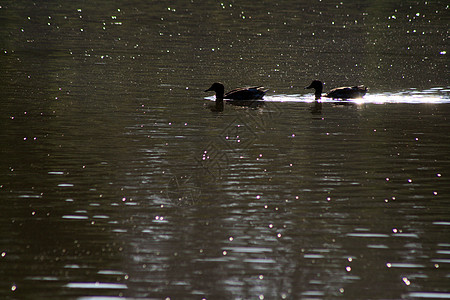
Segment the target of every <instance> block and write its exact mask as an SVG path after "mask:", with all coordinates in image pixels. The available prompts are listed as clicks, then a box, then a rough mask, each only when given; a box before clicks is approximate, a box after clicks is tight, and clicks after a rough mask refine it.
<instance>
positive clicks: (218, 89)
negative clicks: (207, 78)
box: [205, 82, 225, 96]
mask: <svg viewBox="0 0 450 300" xmlns="http://www.w3.org/2000/svg"><path fill="white" fill-rule="evenodd" d="M209 91H214V92H216V95H222V96H223V93H224V92H225V88H224V86H223V84H221V83H219V82H215V83H213V85H211V87H210V88H209V89H207V90H205V92H209Z"/></svg>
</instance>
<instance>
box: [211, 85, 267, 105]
mask: <svg viewBox="0 0 450 300" xmlns="http://www.w3.org/2000/svg"><path fill="white" fill-rule="evenodd" d="M209 91H214V92H216V102H220V101H222V102H223V100H224V99H227V100H228V101H227V102H228V103H231V104H234V105H252V104H253V103H254V102H255V100H256V101H257V100H263V99H262V98H263V97H264V95H265V94H266V92H267V90H266V89H264V87H262V86H255V87H244V88H238V89H234V90H232V91H229V92H227V93H224V92H225V88H224V86H223V84H221V83H218V82H216V83H214V84H213V85H211V87H210V88H209V89H207V90H205V92H209Z"/></svg>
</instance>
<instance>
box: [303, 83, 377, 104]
mask: <svg viewBox="0 0 450 300" xmlns="http://www.w3.org/2000/svg"><path fill="white" fill-rule="evenodd" d="M305 89H314V90H315V92H314V95H315V96H316V100H318V99H320V97H322V90H323V83H322V81H320V80H313V82H312V83H311V84H310V85H309V86H307V87H305ZM368 90H369V89H368V88H367V87H365V86H364V85H358V86H352V87H338V88H334V89H332V90H331V91H329V92H328V94H326V95H325V97H328V98H333V99H344V100H345V99H356V98H362V97H363V96H364V95H365V94H366V93H367V91H368Z"/></svg>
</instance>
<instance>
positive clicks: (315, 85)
mask: <svg viewBox="0 0 450 300" xmlns="http://www.w3.org/2000/svg"><path fill="white" fill-rule="evenodd" d="M305 89H314V90H315V92H314V95H315V96H316V99H319V98H320V97H321V96H322V90H323V83H322V81H320V80H313V82H311V84H310V85H309V86H307V87H305Z"/></svg>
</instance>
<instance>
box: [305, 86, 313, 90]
mask: <svg viewBox="0 0 450 300" xmlns="http://www.w3.org/2000/svg"><path fill="white" fill-rule="evenodd" d="M312 88H313V87H312V86H305V90H307V89H312Z"/></svg>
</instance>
